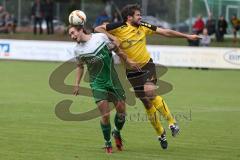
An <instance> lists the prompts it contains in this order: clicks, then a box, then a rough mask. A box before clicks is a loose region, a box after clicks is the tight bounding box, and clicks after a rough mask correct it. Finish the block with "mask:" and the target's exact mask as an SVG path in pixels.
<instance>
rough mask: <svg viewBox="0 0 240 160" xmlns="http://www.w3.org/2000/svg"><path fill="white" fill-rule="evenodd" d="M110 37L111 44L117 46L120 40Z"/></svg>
mask: <svg viewBox="0 0 240 160" xmlns="http://www.w3.org/2000/svg"><path fill="white" fill-rule="evenodd" d="M111 39H112V42H113V44H114V45H115V46H116V47H119V46H120V41H119V40H118V39H117V38H116V37H114V36H113V37H111Z"/></svg>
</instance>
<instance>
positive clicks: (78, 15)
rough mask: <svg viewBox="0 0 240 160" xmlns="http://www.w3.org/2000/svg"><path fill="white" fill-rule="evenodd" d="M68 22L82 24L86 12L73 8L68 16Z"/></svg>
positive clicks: (84, 20)
mask: <svg viewBox="0 0 240 160" xmlns="http://www.w3.org/2000/svg"><path fill="white" fill-rule="evenodd" d="M68 20H69V23H70V24H72V25H84V24H85V23H86V20H87V17H86V14H85V13H84V12H83V11H81V10H75V11H72V13H70V15H69V17H68Z"/></svg>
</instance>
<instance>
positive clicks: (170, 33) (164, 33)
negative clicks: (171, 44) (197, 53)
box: [155, 27, 201, 40]
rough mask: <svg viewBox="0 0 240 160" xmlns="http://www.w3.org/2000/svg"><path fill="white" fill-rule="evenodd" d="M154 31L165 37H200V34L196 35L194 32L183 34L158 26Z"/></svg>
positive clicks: (191, 38) (196, 38)
mask: <svg viewBox="0 0 240 160" xmlns="http://www.w3.org/2000/svg"><path fill="white" fill-rule="evenodd" d="M155 33H156V34H160V35H162V36H165V37H178V38H186V39H189V40H198V39H201V36H198V35H195V34H193V35H192V34H184V33H181V32H178V31H174V30H171V29H163V28H160V27H157V29H156V31H155Z"/></svg>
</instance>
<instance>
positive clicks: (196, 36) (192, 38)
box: [187, 34, 202, 41]
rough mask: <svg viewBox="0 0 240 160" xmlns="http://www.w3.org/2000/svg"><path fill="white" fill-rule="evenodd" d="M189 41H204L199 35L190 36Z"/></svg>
mask: <svg viewBox="0 0 240 160" xmlns="http://www.w3.org/2000/svg"><path fill="white" fill-rule="evenodd" d="M187 39H189V40H192V41H195V40H198V39H202V37H201V36H199V35H196V34H193V35H188V36H187Z"/></svg>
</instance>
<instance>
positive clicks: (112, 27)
mask: <svg viewBox="0 0 240 160" xmlns="http://www.w3.org/2000/svg"><path fill="white" fill-rule="evenodd" d="M123 25H126V24H125V23H123V22H117V23H110V24H103V25H100V26H97V27H96V28H94V31H95V32H100V33H104V34H105V35H107V37H108V38H109V39H110V40H111V42H112V43H113V45H114V51H115V52H116V54H117V55H118V56H119V57H120V58H121V59H122V60H123V61H124V62H125V63H126V64H127V65H128V66H129V67H130V68H132V69H134V70H141V69H140V67H139V65H138V64H137V63H135V62H133V61H132V60H131V59H129V58H128V56H127V54H126V53H124V52H123V50H122V49H121V48H120V42H119V40H118V38H117V37H115V36H114V35H112V34H111V33H109V32H118V28H120V27H121V26H123Z"/></svg>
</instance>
